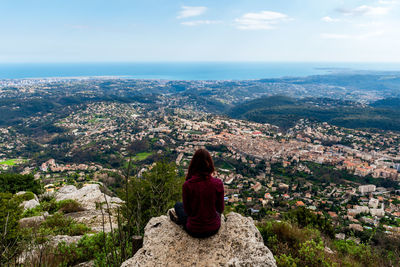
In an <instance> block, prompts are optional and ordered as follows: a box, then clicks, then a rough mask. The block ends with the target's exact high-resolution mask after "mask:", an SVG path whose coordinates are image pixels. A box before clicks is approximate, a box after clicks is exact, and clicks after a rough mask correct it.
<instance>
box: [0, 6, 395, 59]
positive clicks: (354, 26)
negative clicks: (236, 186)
mask: <svg viewBox="0 0 400 267" xmlns="http://www.w3.org/2000/svg"><path fill="white" fill-rule="evenodd" d="M97 61H101V62H104V61H113V62H119V61H128V62H143V61H267V62H268V61H303V62H308V61H322V62H332V61H339V62H400V0H374V1H369V0H364V1H361V0H213V1H207V0H202V1H200V0H198V1H183V0H182V1H175V0H142V1H136V0H112V1H110V0H108V1H103V0H96V1H93V0H80V1H75V0H68V1H66V0H51V1H45V0H35V1H33V0H0V63H7V62H97Z"/></svg>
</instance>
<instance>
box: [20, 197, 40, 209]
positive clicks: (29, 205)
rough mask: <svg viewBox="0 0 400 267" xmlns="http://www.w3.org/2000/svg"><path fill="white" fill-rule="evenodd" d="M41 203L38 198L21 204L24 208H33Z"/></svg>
mask: <svg viewBox="0 0 400 267" xmlns="http://www.w3.org/2000/svg"><path fill="white" fill-rule="evenodd" d="M39 205H40V203H39V201H37V200H36V199H31V200H27V201H24V202H22V204H21V206H22V207H24V210H28V209H33V208H35V207H37V206H39Z"/></svg>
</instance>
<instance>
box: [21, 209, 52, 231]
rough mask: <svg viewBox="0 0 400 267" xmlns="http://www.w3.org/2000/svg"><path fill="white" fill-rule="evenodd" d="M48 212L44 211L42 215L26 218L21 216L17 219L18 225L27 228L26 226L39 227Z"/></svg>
mask: <svg viewBox="0 0 400 267" xmlns="http://www.w3.org/2000/svg"><path fill="white" fill-rule="evenodd" d="M48 215H49V214H48V213H47V212H46V213H45V214H43V215H40V216H33V217H27V218H22V219H20V220H19V222H18V223H19V226H20V227H22V228H27V227H34V228H36V227H39V225H40V224H41V223H42V222H44V220H46V217H47V216H48Z"/></svg>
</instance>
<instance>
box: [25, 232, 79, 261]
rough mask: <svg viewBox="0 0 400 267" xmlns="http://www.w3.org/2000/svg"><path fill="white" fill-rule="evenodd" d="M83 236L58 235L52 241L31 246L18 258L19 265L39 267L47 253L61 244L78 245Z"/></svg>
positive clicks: (51, 238)
mask: <svg viewBox="0 0 400 267" xmlns="http://www.w3.org/2000/svg"><path fill="white" fill-rule="evenodd" d="M82 237H83V236H68V235H56V236H52V237H50V239H49V240H48V241H47V242H45V243H43V244H31V246H29V247H26V248H25V250H24V251H23V252H22V253H21V254H20V255H19V257H18V258H17V263H18V264H21V265H23V266H39V263H38V262H40V260H39V258H40V256H41V257H43V254H44V255H46V254H47V252H49V251H53V249H54V248H56V247H57V246H58V244H59V243H61V242H65V244H67V245H69V244H72V243H77V242H78V241H79V240H81V238H82Z"/></svg>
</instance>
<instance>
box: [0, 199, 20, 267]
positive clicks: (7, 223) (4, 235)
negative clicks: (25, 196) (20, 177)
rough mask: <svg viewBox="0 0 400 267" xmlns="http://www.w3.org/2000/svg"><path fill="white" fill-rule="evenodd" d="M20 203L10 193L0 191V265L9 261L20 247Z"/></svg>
mask: <svg viewBox="0 0 400 267" xmlns="http://www.w3.org/2000/svg"><path fill="white" fill-rule="evenodd" d="M20 203H21V201H20V200H19V199H17V198H15V197H13V195H12V194H10V193H0V265H2V264H5V263H8V262H10V260H11V259H13V258H14V257H15V256H16V255H17V254H18V253H19V252H20V249H21V234H20V231H19V227H18V220H19V218H20V215H21V207H20V206H19V205H20Z"/></svg>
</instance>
